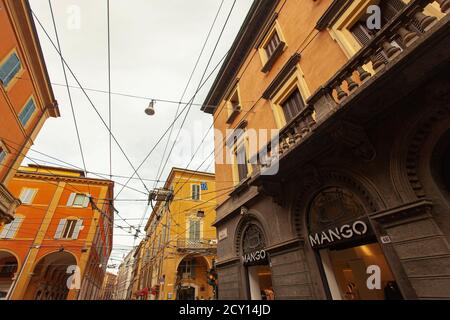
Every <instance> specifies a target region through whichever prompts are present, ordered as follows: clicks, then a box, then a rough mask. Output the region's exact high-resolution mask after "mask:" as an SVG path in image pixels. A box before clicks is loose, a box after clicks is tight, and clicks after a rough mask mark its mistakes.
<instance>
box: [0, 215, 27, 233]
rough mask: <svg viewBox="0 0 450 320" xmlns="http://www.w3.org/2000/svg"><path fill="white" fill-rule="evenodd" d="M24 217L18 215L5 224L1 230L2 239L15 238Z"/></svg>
mask: <svg viewBox="0 0 450 320" xmlns="http://www.w3.org/2000/svg"><path fill="white" fill-rule="evenodd" d="M23 219H24V217H23V216H16V217H15V219H14V221H13V222H11V223H10V224H7V225H5V226H3V229H2V230H1V232H0V239H13V238H14V237H15V236H16V234H17V231H18V230H19V228H20V225H21V224H22V222H23Z"/></svg>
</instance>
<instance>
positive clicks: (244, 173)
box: [236, 144, 248, 181]
mask: <svg viewBox="0 0 450 320" xmlns="http://www.w3.org/2000/svg"><path fill="white" fill-rule="evenodd" d="M236 163H237V169H238V170H237V171H238V178H239V181H242V180H244V179H246V178H247V177H248V161H247V149H246V147H245V144H243V145H242V146H240V147H239V148H237V150H236Z"/></svg>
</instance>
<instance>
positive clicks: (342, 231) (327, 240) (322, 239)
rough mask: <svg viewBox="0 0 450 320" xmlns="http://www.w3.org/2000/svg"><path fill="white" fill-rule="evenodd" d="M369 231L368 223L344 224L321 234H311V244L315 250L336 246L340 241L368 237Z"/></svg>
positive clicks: (360, 221) (358, 221)
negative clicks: (321, 247) (316, 248)
mask: <svg viewBox="0 0 450 320" xmlns="http://www.w3.org/2000/svg"><path fill="white" fill-rule="evenodd" d="M368 231H369V228H368V226H367V223H366V222H364V221H362V220H357V221H355V222H353V223H349V224H344V225H342V226H340V227H336V228H331V229H328V230H325V231H322V232H319V233H315V234H310V235H309V242H310V243H311V246H312V247H313V248H315V247H320V246H326V245H330V244H334V243H336V242H339V241H343V240H348V239H351V238H354V237H357V236H363V235H366V234H367V232H368Z"/></svg>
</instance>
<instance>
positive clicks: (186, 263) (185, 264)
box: [178, 260, 193, 278]
mask: <svg viewBox="0 0 450 320" xmlns="http://www.w3.org/2000/svg"><path fill="white" fill-rule="evenodd" d="M178 268H179V269H178V270H179V272H180V273H181V275H182V277H183V278H189V277H190V276H191V274H192V269H193V267H192V260H183V261H181V262H180V266H179V267H178Z"/></svg>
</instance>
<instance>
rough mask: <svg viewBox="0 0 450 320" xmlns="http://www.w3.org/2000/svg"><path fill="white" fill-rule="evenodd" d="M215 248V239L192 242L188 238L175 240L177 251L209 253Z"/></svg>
mask: <svg viewBox="0 0 450 320" xmlns="http://www.w3.org/2000/svg"><path fill="white" fill-rule="evenodd" d="M216 247H217V239H199V240H192V239H188V238H180V239H178V240H177V250H178V251H196V250H197V251H198V250H202V251H209V250H213V251H214V250H215V249H216Z"/></svg>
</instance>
